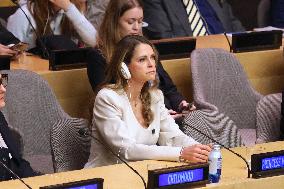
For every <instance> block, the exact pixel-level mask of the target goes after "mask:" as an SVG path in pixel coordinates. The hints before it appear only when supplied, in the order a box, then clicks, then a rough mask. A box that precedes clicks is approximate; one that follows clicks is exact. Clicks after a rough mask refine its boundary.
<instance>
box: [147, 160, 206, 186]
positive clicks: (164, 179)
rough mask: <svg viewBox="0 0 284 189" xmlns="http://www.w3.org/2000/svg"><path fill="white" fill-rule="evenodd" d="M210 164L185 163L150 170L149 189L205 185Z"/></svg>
mask: <svg viewBox="0 0 284 189" xmlns="http://www.w3.org/2000/svg"><path fill="white" fill-rule="evenodd" d="M208 171H209V164H208V163H206V164H195V165H183V166H178V167H169V168H163V169H157V170H149V171H148V186H147V188H148V189H173V188H176V189H177V188H184V187H185V188H189V187H197V186H205V185H206V184H207V183H208Z"/></svg>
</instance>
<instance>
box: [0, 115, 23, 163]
mask: <svg viewBox="0 0 284 189" xmlns="http://www.w3.org/2000/svg"><path fill="white" fill-rule="evenodd" d="M0 132H1V135H2V137H3V139H4V141H5V143H6V145H7V146H8V149H9V151H10V152H11V155H12V157H13V158H15V159H17V160H19V159H20V154H19V152H18V151H17V147H16V144H15V142H14V140H13V137H12V135H11V132H10V130H9V127H8V123H7V121H6V119H5V117H4V115H3V113H2V112H1V111H0Z"/></svg>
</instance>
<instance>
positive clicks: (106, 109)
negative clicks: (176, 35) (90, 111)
mask: <svg viewBox="0 0 284 189" xmlns="http://www.w3.org/2000/svg"><path fill="white" fill-rule="evenodd" d="M124 106H125V104H123V103H122V102H121V100H120V98H118V95H117V94H116V92H114V91H112V90H105V89H103V90H101V91H100V92H99V93H98V95H97V97H96V100H95V105H94V117H93V119H94V120H93V123H94V122H95V126H96V128H97V129H98V132H99V134H100V136H102V138H103V139H104V140H105V141H106V142H107V143H108V145H109V146H110V147H111V148H112V149H113V150H114V151H115V152H117V153H119V154H120V155H121V156H122V157H123V158H125V159H126V160H145V159H154V160H169V161H177V160H178V157H179V153H180V150H181V147H174V146H157V145H145V144H141V143H137V142H136V140H135V137H133V136H131V134H130V132H129V129H128V128H127V125H126V123H125V121H123V120H122V116H123V113H124V112H123V109H124ZM133 124H135V123H133Z"/></svg>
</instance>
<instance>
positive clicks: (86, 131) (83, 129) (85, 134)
mask: <svg viewBox="0 0 284 189" xmlns="http://www.w3.org/2000/svg"><path fill="white" fill-rule="evenodd" d="M78 132H79V134H80V135H82V136H90V137H92V138H93V139H94V140H95V141H97V142H98V143H100V144H101V145H103V146H104V147H106V149H107V150H108V151H110V152H111V154H112V155H113V156H115V157H116V158H118V159H119V160H120V161H122V162H123V163H124V164H125V165H126V166H127V167H128V168H130V169H131V170H132V171H133V172H134V173H135V174H137V175H138V176H139V177H140V178H141V180H142V182H143V185H144V188H145V189H147V185H146V182H145V180H144V178H143V177H142V176H141V175H140V174H139V173H138V171H137V170H135V169H134V168H133V167H131V166H130V165H129V164H128V163H127V162H126V161H125V160H124V159H122V158H121V157H119V156H118V155H117V154H115V153H114V152H113V150H112V149H111V148H110V147H109V146H108V145H107V144H105V143H104V142H102V141H100V140H99V139H98V138H96V137H95V136H93V135H92V133H91V132H90V131H89V130H88V129H85V128H82V129H80V130H79V131H78Z"/></svg>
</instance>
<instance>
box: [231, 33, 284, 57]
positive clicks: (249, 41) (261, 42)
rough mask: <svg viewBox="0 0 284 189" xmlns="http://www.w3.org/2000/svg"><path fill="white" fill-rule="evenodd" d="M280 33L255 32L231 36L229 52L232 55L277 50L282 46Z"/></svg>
mask: <svg viewBox="0 0 284 189" xmlns="http://www.w3.org/2000/svg"><path fill="white" fill-rule="evenodd" d="M282 33H283V32H282V31H281V30H272V31H257V32H244V33H233V34H232V46H231V51H232V52H234V53H239V52H248V51H259V50H270V49H279V48H280V46H281V45H282Z"/></svg>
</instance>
